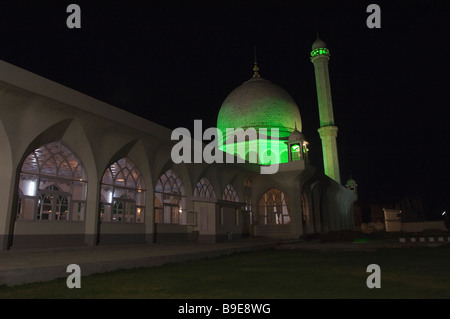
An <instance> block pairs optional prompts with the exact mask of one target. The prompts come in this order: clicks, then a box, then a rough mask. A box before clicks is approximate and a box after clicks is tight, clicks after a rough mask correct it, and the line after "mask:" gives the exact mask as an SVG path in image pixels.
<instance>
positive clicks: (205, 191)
mask: <svg viewBox="0 0 450 319" xmlns="http://www.w3.org/2000/svg"><path fill="white" fill-rule="evenodd" d="M194 196H195V197H200V198H210V199H215V198H216V194H215V192H214V189H213V187H212V185H211V183H210V182H209V180H208V179H207V178H206V177H203V178H202V179H200V180H199V181H198V183H197V185H195V190H194Z"/></svg>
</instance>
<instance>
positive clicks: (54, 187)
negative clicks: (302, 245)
mask: <svg viewBox="0 0 450 319" xmlns="http://www.w3.org/2000/svg"><path fill="white" fill-rule="evenodd" d="M329 58H330V51H329V50H328V48H327V46H326V44H325V43H324V42H323V41H322V40H320V39H319V38H318V39H317V40H316V41H315V42H314V43H313V46H312V51H311V54H310V59H311V62H312V64H313V67H314V72H315V78H316V87H317V97H318V108H319V118H320V127H319V128H318V133H319V134H320V138H321V141H322V150H323V161H324V172H322V171H320V170H318V169H316V168H315V167H313V166H312V165H311V164H310V163H309V161H308V142H307V140H306V138H305V136H304V135H303V134H302V132H301V131H302V121H301V117H300V111H299V108H298V106H297V104H296V102H295V101H294V100H293V99H292V97H291V96H290V95H289V94H288V93H287V92H286V91H285V90H284V89H283V88H281V87H279V86H277V85H276V84H274V83H271V82H270V81H268V80H266V79H263V78H262V77H261V76H260V74H259V69H258V65H257V63H256V61H255V65H254V69H253V71H254V74H253V77H252V78H251V79H249V80H248V81H245V82H244V83H243V84H242V85H240V86H239V87H237V88H236V89H235V90H233V91H232V92H231V93H230V94H228V96H226V98H225V100H224V102H223V104H222V106H221V108H220V111H219V114H218V117H217V128H218V129H219V130H221V131H223V132H226V129H227V128H231V129H238V128H242V129H244V130H245V129H249V128H254V129H256V130H257V131H258V134H257V135H253V136H250V134H248V135H247V136H245V137H244V139H241V140H236V139H235V137H236V136H231V137H230V136H229V135H226V134H225V136H223V138H224V140H225V141H226V143H228V144H227V145H233V146H235V147H234V148H232V150H231V154H232V155H233V156H234V157H236V158H241V159H242V160H241V161H235V162H233V163H218V162H217V163H206V162H200V163H199V162H190V163H188V162H180V163H175V162H174V161H173V159H172V157H171V153H172V149H173V147H174V145H175V144H176V142H175V141H174V140H172V139H171V134H172V130H170V129H168V128H166V127H163V126H161V125H159V124H157V123H155V122H152V121H150V120H147V119H144V118H141V117H138V116H136V115H134V114H131V113H129V112H126V111H124V110H122V109H119V108H116V107H114V106H112V105H109V104H106V103H103V102H101V101H99V100H96V99H94V98H92V97H89V96H86V95H84V94H82V93H80V92H77V91H75V90H72V89H70V88H68V87H65V86H62V85H60V84H58V83H55V82H52V81H50V80H48V79H45V78H43V77H40V76H38V75H36V74H33V73H31V72H28V71H26V70H23V69H21V68H18V67H16V66H13V65H11V64H9V63H6V62H4V61H0V92H1V95H0V143H1V145H2V152H0V178H1V180H2V183H1V184H0V197H1V200H0V247H1V249H2V250H7V249H11V248H34V247H58V246H59V247H67V246H96V245H103V244H131V243H158V242H167V241H173V242H176V241H188V240H189V241H198V242H212V243H214V242H220V241H228V240H236V239H241V238H245V237H273V238H286V239H290V238H291V239H298V238H300V237H301V236H303V235H307V234H312V233H324V232H328V231H333V230H342V229H353V226H354V225H353V224H354V217H353V203H354V202H355V200H356V195H355V192H354V191H352V190H350V189H348V188H347V187H345V186H343V185H342V184H341V181H340V175H339V161H338V153H337V142H336V138H337V131H338V129H337V126H336V125H335V123H334V118H333V106H332V99H331V90H330V82H329V74H328V62H329ZM261 129H267V132H269V133H267V134H265V133H264V134H262V133H261ZM272 129H277V131H278V136H277V138H276V139H274V138H273V136H271V134H270V132H272ZM264 132H266V131H264ZM230 138H231V140H230ZM230 141H231V142H230ZM252 143H256V144H252ZM261 143H263V144H264V143H265V145H266V147H265V148H263V149H262V150H263V151H262V152H260V151H259V150H260V149H259V148H256V149H255V148H252V147H250V146H251V145H259V144H261ZM223 151H224V154H225V153H227V152H228V153H229V151H228V150H227V149H225V150H223ZM274 152H275V153H276V154H275V155H276V156H275V157H273V156H272V155H273V154H274ZM228 155H229V154H228ZM271 164H277V165H278V169H277V171H276V173H273V174H261V170H260V169H261V168H262V167H266V166H268V165H271Z"/></svg>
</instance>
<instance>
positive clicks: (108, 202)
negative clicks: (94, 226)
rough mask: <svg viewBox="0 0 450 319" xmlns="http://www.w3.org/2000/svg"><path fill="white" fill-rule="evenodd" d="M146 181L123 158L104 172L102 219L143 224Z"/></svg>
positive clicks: (101, 205) (128, 161) (130, 163)
mask: <svg viewBox="0 0 450 319" xmlns="http://www.w3.org/2000/svg"><path fill="white" fill-rule="evenodd" d="M144 216H145V181H144V177H143V176H142V174H141V172H140V171H139V169H138V168H137V167H136V165H134V163H133V162H132V161H131V160H130V159H129V158H128V157H123V158H121V159H120V160H118V161H117V162H114V163H113V164H111V165H110V166H109V167H108V168H107V169H106V170H105V172H104V173H103V177H102V184H101V203H100V217H101V220H102V221H103V222H125V223H143V222H144Z"/></svg>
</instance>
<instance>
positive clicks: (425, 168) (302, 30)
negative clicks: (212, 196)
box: [0, 0, 450, 216]
mask: <svg viewBox="0 0 450 319" xmlns="http://www.w3.org/2000/svg"><path fill="white" fill-rule="evenodd" d="M314 2H316V1H314ZM392 2H394V3H392ZM70 3H76V4H78V5H79V6H80V7H81V29H69V28H67V26H66V19H67V17H68V16H69V13H67V12H66V8H67V6H68V5H69V4H70ZM306 3H307V2H306V1H295V2H294V1H292V2H283V1H277V2H273V3H268V2H264V1H202V2H194V1H185V2H170V1H161V2H155V1H76V0H73V1H0V59H2V60H4V61H6V62H9V63H11V64H14V65H16V66H19V67H21V68H24V69H26V70H29V71H31V72H34V73H36V74H39V75H41V76H43V77H46V78H49V79H51V80H53V81H56V82H59V83H61V84H63V85H66V86H68V87H70V88H73V89H75V90H78V91H80V92H83V93H85V94H87V95H90V96H92V97H95V98H97V99H99V100H102V101H104V102H107V103H110V104H112V105H114V106H117V107H119V108H122V109H124V110H127V111H129V112H132V113H135V114H137V115H139V116H142V117H144V118H146V119H149V120H151V121H153V122H156V123H158V124H161V125H164V126H166V127H169V128H171V129H174V128H177V127H187V128H188V129H190V130H191V131H192V128H193V121H194V119H201V120H203V127H204V129H206V128H208V127H215V126H216V119H217V114H218V112H219V109H220V106H221V104H222V102H223V101H224V100H225V98H226V96H227V95H228V94H229V93H230V92H231V91H232V90H233V89H235V88H236V87H238V86H239V85H240V84H242V83H243V82H244V81H246V80H248V79H249V78H250V77H251V76H252V67H253V48H254V46H256V48H257V56H258V62H259V67H260V74H261V76H262V77H263V78H265V79H267V80H270V81H272V82H273V83H275V84H277V85H279V86H281V87H283V88H284V89H285V90H286V91H287V92H288V93H289V94H291V96H292V97H293V98H294V100H295V101H296V102H297V104H298V106H299V109H300V114H301V117H302V122H303V133H304V135H305V136H306V138H307V140H308V141H309V142H310V147H309V148H310V159H311V163H312V164H313V165H314V166H316V167H318V168H320V169H323V164H322V159H321V156H322V152H321V144H320V138H319V135H318V133H317V128H318V127H319V116H318V108H317V96H316V88H315V80H314V69H313V65H312V63H311V62H310V60H309V53H310V50H311V45H312V43H313V42H314V40H315V39H316V34H317V32H318V33H319V36H320V38H322V39H323V40H324V41H325V42H326V43H327V45H328V48H329V49H330V51H331V59H330V62H329V71H330V81H331V90H332V98H333V107H334V115H335V123H336V125H337V126H338V128H339V133H338V138H337V142H338V152H339V160H340V168H341V179H342V182H343V183H345V182H346V180H347V179H348V178H349V177H350V176H352V177H353V178H354V179H355V180H356V181H357V183H358V185H359V191H360V192H359V194H360V198H361V200H365V201H368V202H371V203H381V204H382V203H394V202H399V201H400V200H401V199H402V198H405V197H410V198H413V197H419V198H421V199H422V201H423V202H424V204H425V205H426V210H427V214H428V215H430V216H437V215H438V214H439V215H440V213H441V212H442V210H444V209H447V210H450V204H449V198H450V187H449V177H450V174H449V166H450V162H449V161H450V150H449V146H450V133H449V132H448V122H449V118H450V111H449V108H450V105H449V101H450V99H449V98H450V96H449V95H450V93H449V91H450V87H449V84H448V78H449V61H448V59H449V53H450V52H449V51H450V50H449V48H450V46H449V44H448V43H447V42H448V41H449V40H448V32H449V31H450V23H449V16H450V2H449V1H421V2H414V1H389V2H388V1H333V2H331V1H330V2H320V4H306ZM370 3H376V4H378V5H379V6H380V8H381V28H380V29H369V28H368V27H367V25H366V19H367V17H368V16H369V14H370V13H367V12H366V8H367V6H368V5H369V4H370Z"/></svg>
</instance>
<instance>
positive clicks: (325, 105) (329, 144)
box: [311, 37, 341, 184]
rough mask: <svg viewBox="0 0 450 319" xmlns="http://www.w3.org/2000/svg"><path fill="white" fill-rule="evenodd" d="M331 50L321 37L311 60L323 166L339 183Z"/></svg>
mask: <svg viewBox="0 0 450 319" xmlns="http://www.w3.org/2000/svg"><path fill="white" fill-rule="evenodd" d="M329 59H330V51H329V50H328V49H327V45H326V44H325V42H323V41H322V40H321V39H319V37H317V40H316V41H315V42H314V43H313V45H312V51H311V62H312V63H313V64H314V72H315V75H316V88H317V101H318V104H319V119H320V128H319V129H318V132H319V134H320V139H321V140H322V153H323V166H324V170H325V174H326V175H327V176H329V177H330V178H332V179H334V180H335V181H336V182H338V183H339V184H340V183H341V177H340V173H339V159H338V153H337V144H336V137H337V131H338V128H337V126H335V125H334V115H333V103H332V101H331V88H330V77H329V74H328V60H329Z"/></svg>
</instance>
